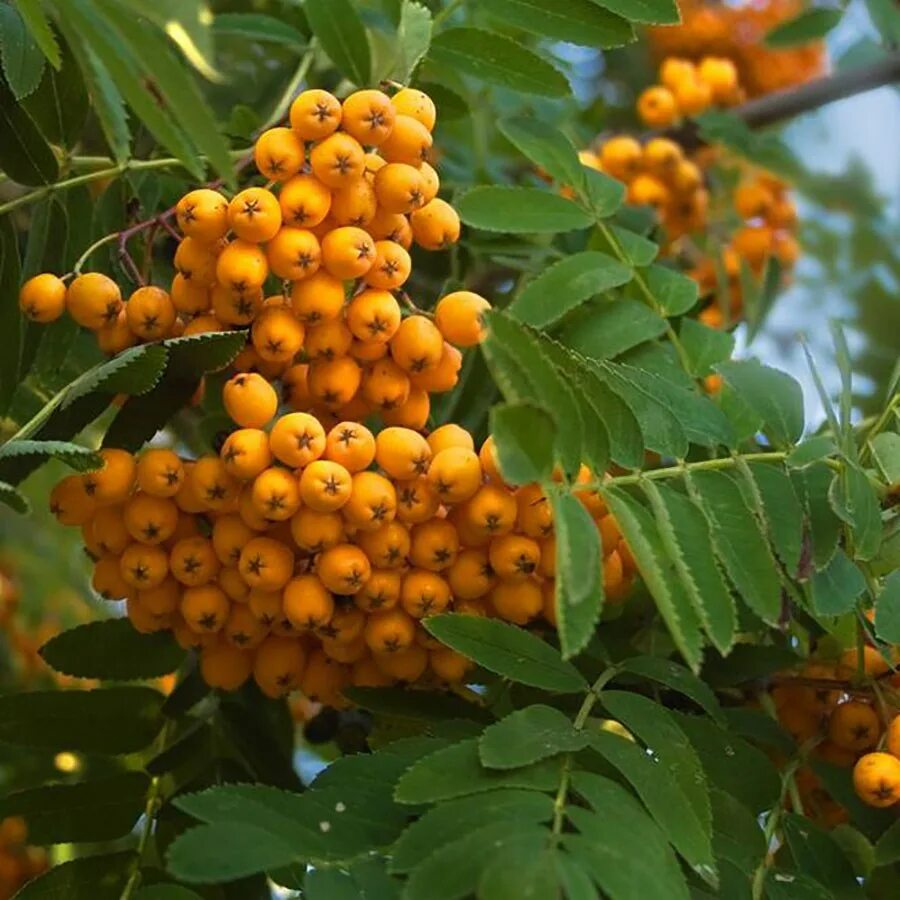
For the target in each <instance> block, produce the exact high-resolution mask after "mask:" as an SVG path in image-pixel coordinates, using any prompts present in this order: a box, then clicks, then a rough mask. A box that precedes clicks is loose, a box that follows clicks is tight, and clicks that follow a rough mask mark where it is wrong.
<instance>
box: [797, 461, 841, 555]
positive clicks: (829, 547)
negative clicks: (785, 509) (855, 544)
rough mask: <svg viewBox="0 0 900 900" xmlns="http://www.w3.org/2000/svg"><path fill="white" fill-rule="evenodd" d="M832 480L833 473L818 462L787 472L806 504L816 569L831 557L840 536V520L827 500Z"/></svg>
mask: <svg viewBox="0 0 900 900" xmlns="http://www.w3.org/2000/svg"><path fill="white" fill-rule="evenodd" d="M834 480H835V475H834V473H833V472H832V471H831V469H830V468H829V467H828V466H827V465H826V464H825V463H822V462H815V463H812V464H811V465H808V466H806V467H805V468H803V469H801V470H799V471H795V472H792V473H791V481H793V483H794V489H795V490H796V492H797V495H798V497H799V498H800V500H801V502H802V503H803V505H804V506H805V507H806V513H807V516H806V518H807V522H808V523H809V528H810V531H811V536H812V545H813V559H814V561H815V565H816V568H822V566H824V565H825V564H826V563H827V562H828V560H829V559H831V555H832V554H833V553H834V549H835V547H836V546H837V542H838V538H839V537H840V535H841V520H840V519H839V518H838V517H837V516H836V515H835V514H834V510H833V509H832V508H831V503H830V502H829V499H828V497H829V493H830V490H831V485H832V483H833V482H834Z"/></svg>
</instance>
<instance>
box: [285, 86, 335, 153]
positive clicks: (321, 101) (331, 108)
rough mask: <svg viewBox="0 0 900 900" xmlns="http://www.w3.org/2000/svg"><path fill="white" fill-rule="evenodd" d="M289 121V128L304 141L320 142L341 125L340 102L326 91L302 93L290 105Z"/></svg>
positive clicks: (315, 90)
mask: <svg viewBox="0 0 900 900" xmlns="http://www.w3.org/2000/svg"><path fill="white" fill-rule="evenodd" d="M290 120H291V128H293V129H294V131H296V132H297V135H298V136H299V137H300V138H302V139H303V140H304V141H318V140H321V139H322V138H324V137H327V136H328V135H329V134H332V133H333V132H335V131H337V128H338V126H339V125H340V124H341V104H340V101H339V100H338V99H337V97H335V96H334V95H333V94H329V93H328V91H323V90H318V89H313V90H308V91H303V92H302V93H301V94H299V95H298V96H297V98H296V99H295V100H294V102H293V103H291V109H290Z"/></svg>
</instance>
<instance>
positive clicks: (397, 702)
mask: <svg viewBox="0 0 900 900" xmlns="http://www.w3.org/2000/svg"><path fill="white" fill-rule="evenodd" d="M346 691H347V697H348V698H349V699H351V700H353V702H354V703H357V704H358V705H359V706H361V707H362V708H363V709H367V710H369V712H373V713H376V714H377V715H381V716H389V717H390V718H392V719H408V720H410V721H413V722H417V723H421V722H440V721H443V720H448V719H451V720H452V719H473V720H475V721H477V722H483V721H491V716H490V714H489V713H487V711H486V710H485V709H484V708H483V707H481V706H479V705H477V704H476V703H472V702H471V701H468V700H463V699H462V698H461V697H456V696H454V695H452V694H448V693H445V692H438V691H425V690H422V691H407V690H405V689H404V688H395V687H392V688H364V687H350V688H347V689H346Z"/></svg>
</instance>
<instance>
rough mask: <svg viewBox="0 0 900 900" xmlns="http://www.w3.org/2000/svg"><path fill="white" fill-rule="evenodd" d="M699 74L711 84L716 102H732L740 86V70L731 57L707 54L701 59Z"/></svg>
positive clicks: (726, 103)
mask: <svg viewBox="0 0 900 900" xmlns="http://www.w3.org/2000/svg"><path fill="white" fill-rule="evenodd" d="M697 74H698V76H699V77H700V80H701V81H705V82H706V84H708V85H709V88H710V90H711V91H712V99H713V102H714V103H720V104H722V105H728V104H729V103H731V102H732V100H733V98H734V96H735V91H736V90H737V87H738V70H737V66H735V64H734V63H733V62H732V61H731V60H730V59H727V58H724V57H719V56H705V57H704V58H703V59H701V60H700V65H699V66H698V68H697Z"/></svg>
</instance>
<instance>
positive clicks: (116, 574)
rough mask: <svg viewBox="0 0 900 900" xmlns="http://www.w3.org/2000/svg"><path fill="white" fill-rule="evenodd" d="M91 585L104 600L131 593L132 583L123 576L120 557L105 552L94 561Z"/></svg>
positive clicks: (116, 598) (119, 597)
mask: <svg viewBox="0 0 900 900" xmlns="http://www.w3.org/2000/svg"><path fill="white" fill-rule="evenodd" d="M163 577H165V576H163ZM91 587H92V588H93V589H94V591H96V593H98V594H99V595H100V596H101V597H102V598H103V599H104V600H121V599H122V598H123V597H126V596H127V595H128V594H130V593H132V588H133V587H134V584H133V580H132V579H131V578H127V579H126V578H125V576H124V573H123V572H122V564H121V560H120V558H119V557H118V556H114V555H112V554H105V555H103V556H101V557H100V558H99V559H98V560H97V561H96V562H95V563H94V571H93V573H92V575H91Z"/></svg>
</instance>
